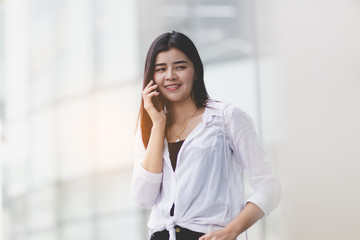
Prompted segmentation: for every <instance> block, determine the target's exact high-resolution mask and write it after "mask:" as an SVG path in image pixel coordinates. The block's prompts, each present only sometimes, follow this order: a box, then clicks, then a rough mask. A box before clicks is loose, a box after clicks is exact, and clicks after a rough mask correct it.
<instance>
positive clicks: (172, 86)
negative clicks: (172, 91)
mask: <svg viewBox="0 0 360 240" xmlns="http://www.w3.org/2000/svg"><path fill="white" fill-rule="evenodd" d="M177 87H180V84H176V85H169V86H166V87H165V88H177Z"/></svg>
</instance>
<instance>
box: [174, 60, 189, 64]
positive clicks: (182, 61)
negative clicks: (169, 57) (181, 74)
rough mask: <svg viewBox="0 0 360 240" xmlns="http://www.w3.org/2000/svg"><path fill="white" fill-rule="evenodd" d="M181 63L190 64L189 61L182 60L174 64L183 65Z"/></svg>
mask: <svg viewBox="0 0 360 240" xmlns="http://www.w3.org/2000/svg"><path fill="white" fill-rule="evenodd" d="M181 63H188V62H187V61H185V60H180V61H176V62H174V63H173V64H181Z"/></svg>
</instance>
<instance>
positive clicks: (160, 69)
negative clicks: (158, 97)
mask: <svg viewBox="0 0 360 240" xmlns="http://www.w3.org/2000/svg"><path fill="white" fill-rule="evenodd" d="M165 70H166V69H165V68H158V69H156V70H155V71H156V72H164V71H165Z"/></svg>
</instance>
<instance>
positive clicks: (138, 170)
mask: <svg viewBox="0 0 360 240" xmlns="http://www.w3.org/2000/svg"><path fill="white" fill-rule="evenodd" d="M134 150H135V154H134V156H135V159H134V171H133V176H132V180H131V186H130V187H131V193H132V197H133V199H134V201H135V202H137V203H138V204H139V205H140V206H141V207H143V208H151V207H152V206H153V205H154V204H155V203H156V201H157V198H158V196H159V193H160V188H161V182H162V176H163V174H162V173H158V174H157V173H151V172H148V171H147V170H145V169H144V168H143V167H142V165H141V162H142V160H143V159H144V157H145V152H146V150H145V148H144V145H143V143H142V140H141V132H140V131H137V133H136V136H135V149H134Z"/></svg>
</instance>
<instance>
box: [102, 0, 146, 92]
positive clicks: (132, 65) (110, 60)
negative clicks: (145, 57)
mask: <svg viewBox="0 0 360 240" xmlns="http://www.w3.org/2000/svg"><path fill="white" fill-rule="evenodd" d="M95 3H96V6H95V14H96V19H95V29H96V36H97V38H96V49H97V52H96V57H97V58H96V60H97V64H96V67H97V73H98V75H97V80H98V83H99V84H100V85H104V84H111V83H115V82H120V81H129V80H131V81H133V80H134V79H136V78H137V77H138V75H139V69H138V65H137V57H138V54H137V52H136V50H137V41H136V40H137V29H136V27H134V26H135V25H136V22H137V12H136V9H135V5H136V1H113V0H105V1H104V0H96V1H95ZM129 23H132V24H129Z"/></svg>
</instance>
